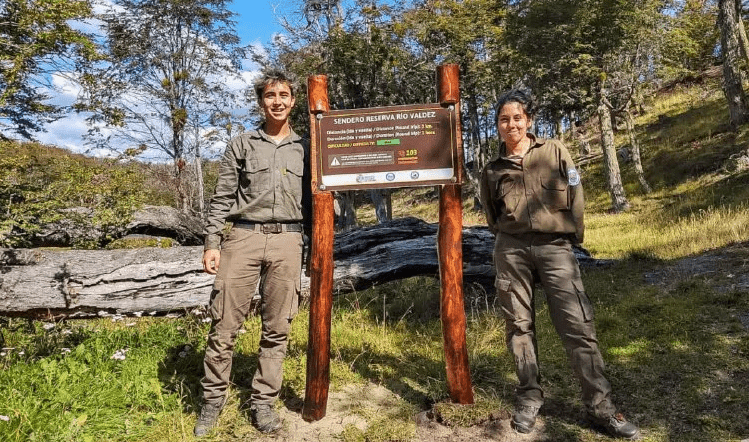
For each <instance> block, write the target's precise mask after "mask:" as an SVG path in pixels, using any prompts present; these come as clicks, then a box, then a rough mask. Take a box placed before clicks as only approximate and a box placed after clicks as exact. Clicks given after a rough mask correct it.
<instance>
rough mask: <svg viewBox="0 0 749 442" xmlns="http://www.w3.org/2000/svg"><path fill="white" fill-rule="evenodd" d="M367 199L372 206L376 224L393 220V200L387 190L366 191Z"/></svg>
mask: <svg viewBox="0 0 749 442" xmlns="http://www.w3.org/2000/svg"><path fill="white" fill-rule="evenodd" d="M367 193H368V194H369V198H370V199H371V200H372V205H374V209H375V216H376V217H377V222H378V223H384V222H385V221H390V220H391V219H393V200H392V198H391V193H390V191H389V190H388V189H371V190H368V191H367Z"/></svg>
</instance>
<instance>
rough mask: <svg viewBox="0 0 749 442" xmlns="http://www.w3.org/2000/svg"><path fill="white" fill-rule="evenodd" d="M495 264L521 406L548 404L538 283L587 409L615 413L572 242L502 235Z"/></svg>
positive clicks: (599, 413) (547, 236) (598, 413)
mask: <svg viewBox="0 0 749 442" xmlns="http://www.w3.org/2000/svg"><path fill="white" fill-rule="evenodd" d="M494 265H495V267H496V270H497V277H496V281H495V286H496V288H497V296H498V297H499V300H500V303H501V306H502V312H503V313H504V317H505V324H506V329H507V347H508V349H509V350H510V352H511V353H512V354H513V356H514V358H515V369H516V372H517V376H518V381H519V383H518V388H517V401H518V404H520V405H530V406H534V407H540V406H541V405H542V404H543V402H544V396H543V390H542V389H541V385H540V381H541V375H540V372H539V367H538V345H537V342H536V326H535V320H536V309H535V304H534V295H533V288H534V285H535V282H540V283H541V286H542V287H543V289H544V292H545V294H546V300H547V303H548V305H549V312H550V314H551V320H552V323H553V324H554V327H555V328H556V331H557V333H558V334H559V336H560V338H561V339H562V343H563V344H564V348H565V349H566V351H567V356H568V357H569V359H570V363H571V365H572V369H573V371H574V372H575V375H576V376H577V378H578V380H579V381H580V384H581V385H582V401H583V404H584V405H585V407H586V410H587V411H588V412H590V413H592V414H594V415H596V416H609V415H611V414H613V413H614V412H615V408H614V406H613V404H612V403H611V385H610V384H609V382H608V381H607V380H606V378H605V377H604V364H603V359H602V358H601V353H600V351H599V349H598V340H597V339H596V332H595V326H594V324H593V308H592V306H591V303H590V300H589V299H588V296H587V295H586V294H585V289H584V288H583V283H582V280H581V279H580V268H579V266H578V264H577V260H576V259H575V256H574V254H573V253H572V246H571V244H570V241H569V240H568V239H566V238H564V237H560V236H559V235H556V234H554V235H552V234H522V235H508V234H502V233H499V234H497V238H496V241H495V244H494Z"/></svg>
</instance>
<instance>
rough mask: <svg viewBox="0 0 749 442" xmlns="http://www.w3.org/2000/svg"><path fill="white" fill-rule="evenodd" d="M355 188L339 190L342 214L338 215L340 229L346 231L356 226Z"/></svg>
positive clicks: (339, 203)
mask: <svg viewBox="0 0 749 442" xmlns="http://www.w3.org/2000/svg"><path fill="white" fill-rule="evenodd" d="M354 192H355V191H353V190H346V191H343V192H338V205H339V207H340V209H341V214H340V216H339V217H338V230H341V231H346V230H351V229H352V228H354V227H356V207H355V205H354V199H355V196H356V194H355V193H354Z"/></svg>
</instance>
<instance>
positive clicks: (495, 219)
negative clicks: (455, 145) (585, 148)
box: [480, 134, 585, 244]
mask: <svg viewBox="0 0 749 442" xmlns="http://www.w3.org/2000/svg"><path fill="white" fill-rule="evenodd" d="M528 136H529V137H531V141H532V143H531V147H530V149H528V152H526V153H525V155H524V156H523V158H522V161H518V160H517V159H516V158H511V157H507V156H506V153H505V152H506V146H505V144H504V143H502V144H501V145H500V147H499V149H500V150H499V155H498V157H497V158H495V159H493V160H492V161H490V162H489V163H488V164H487V165H486V167H484V171H483V173H482V176H481V183H480V184H481V203H482V204H483V206H484V211H485V212H486V218H487V222H488V224H489V229H490V230H491V231H492V232H493V233H495V234H496V233H498V232H502V233H508V234H523V233H534V232H536V233H559V234H563V235H567V234H569V236H570V237H571V239H572V240H573V242H575V243H578V244H580V243H582V242H583V235H584V231H585V227H584V224H583V210H584V207H585V201H584V198H583V187H582V184H581V183H580V174H579V173H578V171H577V169H575V164H574V163H573V162H572V157H571V156H570V153H569V152H568V151H567V149H566V148H565V147H564V145H563V144H562V143H561V142H560V141H557V140H554V139H544V138H536V137H535V136H533V135H532V134H528Z"/></svg>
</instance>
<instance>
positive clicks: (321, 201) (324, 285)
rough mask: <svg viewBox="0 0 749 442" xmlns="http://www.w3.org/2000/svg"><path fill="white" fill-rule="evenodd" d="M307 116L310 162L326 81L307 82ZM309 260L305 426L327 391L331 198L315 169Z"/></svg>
mask: <svg viewBox="0 0 749 442" xmlns="http://www.w3.org/2000/svg"><path fill="white" fill-rule="evenodd" d="M307 96H308V101H309V103H308V104H309V112H310V158H313V159H316V158H318V155H317V152H318V151H319V149H320V146H318V145H317V142H318V136H317V131H316V129H315V118H317V115H318V114H322V113H326V112H330V104H329V102H328V78H327V77H326V76H325V75H313V76H310V77H309V78H308V79H307ZM311 169H312V250H311V252H312V260H311V261H310V264H311V265H310V307H309V341H308V344H307V385H306V389H305V392H304V407H303V409H302V418H303V419H304V420H306V421H308V422H310V421H317V420H320V419H322V418H323V417H325V411H326V408H327V405H328V388H329V387H330V314H331V309H332V306H333V238H334V230H333V228H334V212H333V194H332V193H330V192H324V191H321V190H320V189H319V187H318V183H319V177H318V176H317V167H315V165H314V164H313V165H312V167H311Z"/></svg>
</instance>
